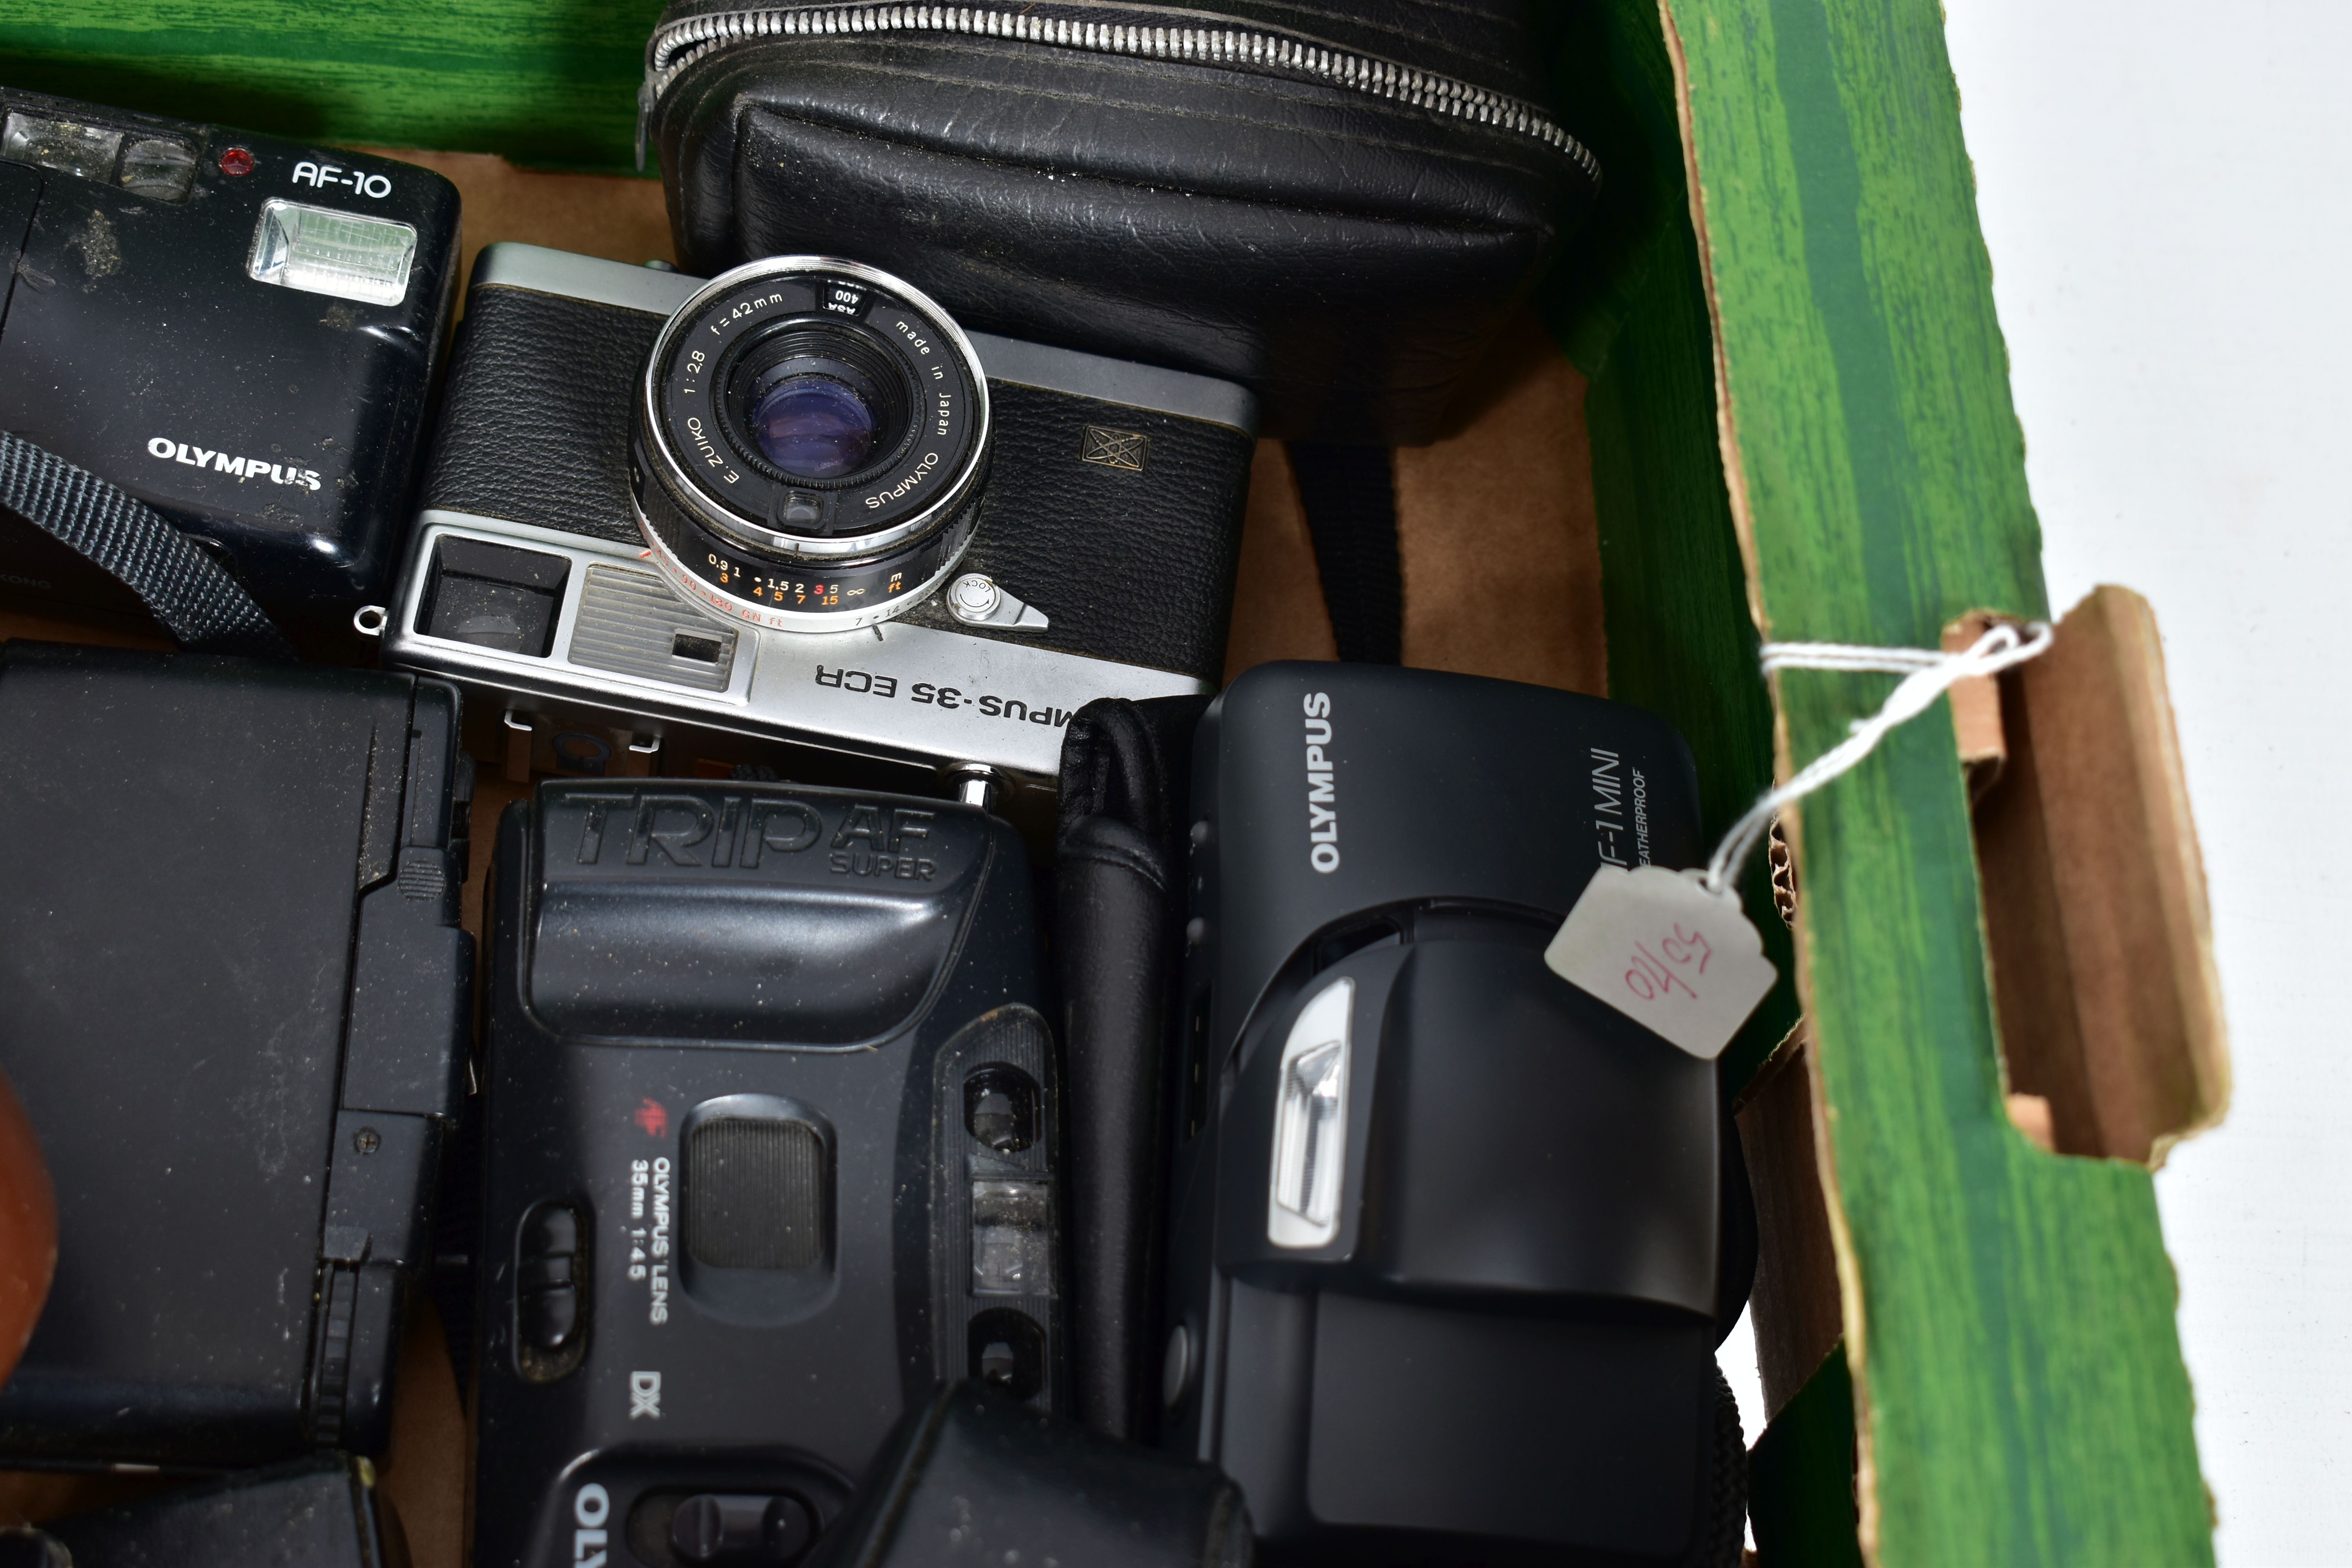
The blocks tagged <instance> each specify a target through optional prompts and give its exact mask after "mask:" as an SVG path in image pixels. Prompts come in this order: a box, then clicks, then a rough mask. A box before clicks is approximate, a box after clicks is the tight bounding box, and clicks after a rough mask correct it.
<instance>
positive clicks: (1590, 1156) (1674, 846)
mask: <svg viewBox="0 0 2352 1568" xmlns="http://www.w3.org/2000/svg"><path fill="white" fill-rule="evenodd" d="M1192 786H1193V787H1192V812H1193V815H1194V816H1195V819H1196V820H1195V821H1194V823H1193V826H1192V867H1191V875H1190V876H1189V877H1188V878H1187V879H1186V881H1187V885H1188V887H1189V889H1190V890H1191V899H1190V911H1191V915H1192V920H1191V924H1190V926H1189V928H1188V933H1187V934H1188V936H1189V937H1190V938H1191V942H1190V947H1189V951H1188V952H1187V954H1186V961H1185V969H1184V996H1185V1006H1184V1013H1183V1016H1184V1018H1185V1021H1186V1027H1185V1028H1184V1029H1183V1031H1182V1033H1183V1035H1184V1038H1183V1039H1182V1041H1181V1046H1180V1049H1179V1050H1178V1052H1177V1053H1176V1056H1175V1060H1174V1063H1173V1068H1174V1071H1173V1074H1172V1077H1173V1079H1174V1081H1173V1082H1172V1083H1171V1085H1170V1089H1171V1093H1170V1098H1169V1103H1170V1105H1171V1108H1172V1110H1173V1113H1174V1114H1173V1116H1172V1119H1171V1121H1172V1126H1171V1135H1172V1142H1173V1144H1174V1146H1175V1150H1176V1155H1175V1163H1174V1172H1173V1185H1172V1193H1173V1198H1174V1202H1173V1228H1172V1232H1171V1243H1170V1249H1169V1261H1168V1282H1169V1287H1170V1300H1169V1318H1168V1321H1167V1323H1166V1325H1165V1327H1164V1329H1163V1332H1164V1333H1165V1334H1166V1339H1165V1340H1164V1342H1163V1343H1164V1345H1165V1352H1164V1353H1165V1361H1164V1363H1163V1364H1162V1373H1163V1380H1162V1383H1161V1392H1162V1394H1163V1395H1164V1399H1165V1409H1164V1411H1163V1418H1162V1423H1161V1433H1162V1436H1163V1440H1164V1441H1166V1442H1167V1443H1168V1444H1169V1445H1170V1446H1171V1447H1175V1448H1176V1449H1178V1450H1179V1451H1181V1452H1184V1453H1187V1454H1190V1455H1192V1456H1193V1457H1195V1458H1202V1459H1208V1460H1211V1461H1213V1462H1215V1463H1217V1464H1219V1465H1221V1466H1223V1468H1224V1470H1225V1472H1226V1473H1227V1474H1228V1475H1230V1476H1232V1477H1233V1479H1234V1480H1235V1481H1236V1482H1237V1483H1239V1484H1240V1486H1241V1488H1242V1489H1243V1491H1244V1493H1245V1494H1247V1496H1248V1498H1249V1505H1250V1512H1251V1515H1252V1517H1253V1518H1254V1519H1255V1521H1256V1525H1257V1531H1258V1534H1259V1537H1260V1538H1261V1540H1263V1541H1265V1542H1266V1543H1267V1544H1268V1546H1269V1547H1270V1548H1279V1549H1280V1550H1281V1551H1282V1552H1284V1553H1285V1554H1286V1555H1285V1560H1286V1561H1293V1560H1296V1561H1315V1562H1344V1563H1382V1562H1391V1563H1393V1562H1410V1563H1416V1564H1417V1563H1459V1562H1475V1563H1517V1562H1525V1561H1534V1562H1542V1563H1558V1562H1561V1561H1570V1562H1591V1561H1595V1560H1599V1561H1606V1562H1608V1563H1618V1564H1631V1563H1661V1564H1666V1563H1672V1564H1689V1563H1732V1562H1737V1561H1738V1556H1739V1552H1740V1541H1741V1535H1740V1521H1741V1518H1742V1511H1741V1510H1742V1506H1743V1504H1744V1502H1745V1490H1744V1484H1745V1470H1744V1458H1742V1449H1741V1446H1740V1429H1739V1423H1738V1414H1737V1409H1736V1406H1734V1405H1732V1403H1731V1401H1730V1396H1729V1391H1728V1389H1727V1388H1726V1387H1725V1386H1724V1385H1723V1384H1722V1383H1721V1378H1720V1374H1719V1373H1717V1370H1716V1364H1715V1347H1716V1344H1717V1341H1718V1340H1719V1339H1720V1338H1721V1337H1722V1334H1723V1333H1724V1332H1725V1331H1727V1329H1728V1328H1729V1326H1730V1325H1731V1324H1732V1323H1733V1322H1734V1321H1737V1319H1738V1314H1739V1310H1740V1307H1741V1304H1742V1303H1743V1302H1744V1301H1745V1300H1746V1299H1747V1294H1748V1276H1749V1273H1750V1271H1751V1269H1752V1263H1753V1256H1754V1254H1753V1250H1752V1245H1751V1242H1750V1239H1749V1238H1751V1237H1752V1235H1753V1230H1752V1222H1750V1221H1749V1219H1748V1198H1747V1189H1746V1186H1745V1184H1744V1177H1743V1176H1742V1174H1741V1172H1742V1171H1743V1169H1744V1167H1742V1166H1741V1164H1740V1163H1739V1158H1740V1157H1739V1152H1738V1144H1737V1142H1736V1141H1735V1138H1736V1134H1734V1133H1733V1132H1732V1131H1730V1128H1731V1125H1732V1124H1731V1121H1730V1118H1729V1117H1728V1115H1727V1113H1726V1112H1725V1110H1723V1107H1722V1104H1721V1097H1720V1095H1719V1093H1718V1088H1717V1076H1716V1067H1715V1064H1714V1063H1713V1062H1711V1061H1703V1060H1701V1059H1699V1058H1696V1057H1694V1056H1692V1055H1690V1054H1689V1053H1688V1052H1686V1051H1684V1050H1681V1049H1679V1048H1677V1047H1675V1046H1673V1045H1671V1044H1669V1043H1668V1042H1667V1041H1666V1040H1664V1039H1663V1038H1661V1037H1658V1036H1656V1035H1654V1034H1652V1033H1651V1032H1650V1031H1649V1030H1647V1029H1645V1028H1643V1026H1641V1025H1639V1024H1637V1023H1635V1022H1633V1020H1632V1019H1629V1018H1627V1017H1625V1016H1623V1015H1622V1014H1620V1013H1618V1012H1616V1011H1615V1010H1613V1009H1612V1008H1611V1007H1610V1006H1608V1005H1606V1004H1604V1003H1602V1002H1601V1001H1599V1000H1598V999H1596V998H1594V997H1592V996H1590V995H1588V994H1585V993H1584V992H1582V991H1580V990H1578V989H1577V988H1576V987H1575V986H1573V985H1570V984H1568V983H1567V982H1566V981H1564V980H1562V979H1560V978H1559V976H1558V975H1557V974H1554V973H1552V972H1551V971H1550V970H1549V969H1548V968H1547V967H1546V966H1545V963H1544V947H1545V944H1546V942H1548V941H1549V939H1550V937H1551V935H1552V933H1553V932H1554V931H1557V930H1558V929H1559V923H1560V921H1561V919H1562V918H1563V916H1564V915H1565V914H1566V912H1567V910H1568V908H1569V906H1570V904H1571V903H1573V902H1574V901H1575V900H1576V898H1577V896H1578V895H1579V894H1580V893H1581V892H1582V891H1583V889H1584V887H1585V884H1586V883H1587V882H1589V881H1590V880H1591V879H1592V876H1593V874H1594V873H1595V871H1596V870H1597V869H1598V868H1601V866H1603V865H1617V866H1628V867H1630V866H1643V865H1658V866H1665V867H1679V866H1686V865H1690V864H1692V863H1693V862H1694V861H1695V860H1696V858H1698V857H1699V856H1700V855H1701V854H1702V853H1703V852H1704V849H1703V846H1702V843H1701V841H1700V838H1699V835H1698V809H1697V784H1696V774H1695V772H1694V770H1693V767H1692V764H1691V760H1690V753H1689V752H1688V751H1687V750H1686V749H1685V746H1684V744H1683V742H1682V739H1681V737H1680V736H1678V735H1676V734H1675V731H1673V729H1672V728H1671V727H1669V726H1668V725H1667V724H1666V723H1665V722H1664V721H1663V720H1660V719H1658V718H1656V717H1655V716H1654V715H1652V714H1649V713H1645V712H1643V711H1642V710H1639V709H1635V708H1630V707H1627V706H1625V705H1623V704H1621V703H1613V702H1607V701H1603V700H1600V699H1598V698H1592V697H1583V696H1579V695H1576V694H1574V693H1570V692H1565V691H1554V690H1550V689H1544V688H1540V687H1534V686H1522V685H1518V684H1516V683H1513V682H1509V681H1501V680H1487V679H1478V678H1475V677H1471V676H1463V675H1451V674H1442V673H1439V672H1436V671H1431V670H1415V669H1398V668H1381V667H1377V666H1370V665H1354V664H1337V665H1334V664H1267V665H1260V666H1258V667H1257V668H1254V669H1252V670H1250V671H1249V672H1248V673H1246V674H1244V676H1242V677H1241V678H1240V679H1237V680H1235V681H1234V683H1233V685H1231V686H1229V687H1227V688H1226V689H1225V691H1224V693H1223V695H1222V696H1221V697H1219V698H1218V700H1217V702H1216V705H1215V706H1214V707H1213V708H1211V709H1210V710H1209V712H1208V715H1207V716H1206V717H1205V718H1204V719H1202V722H1201V726H1200V730H1199V731H1198V734H1197V736H1196V742H1195V747H1194V752H1193V778H1192ZM1465 824H1475V827H1473V828H1471V829H1470V830H1468V831H1466V832H1465V831H1464V830H1463V829H1462V827H1461V826H1460V825H1465ZM1448 825H1454V826H1452V827H1451V828H1449V826H1448ZM1496 826H1506V827H1507V834H1506V835H1505V836H1504V837H1501V838H1496V837H1493V835H1492V833H1491V832H1490V829H1493V828H1495V827H1496Z"/></svg>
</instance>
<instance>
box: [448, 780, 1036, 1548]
mask: <svg viewBox="0 0 2352 1568" xmlns="http://www.w3.org/2000/svg"><path fill="white" fill-rule="evenodd" d="M492 898H493V900H494V903H493V909H494V913H493V916H492V919H493V921H494V925H493V935H492V938H491V954H490V959H489V962H490V963H491V966H492V970H491V975H490V982H489V989H488V1004H487V1005H488V1011H489V1025H488V1051H487V1058H486V1083H485V1093H486V1096H487V1102H486V1105H485V1107H484V1114H483V1118H482V1121H483V1131H484V1137H485V1142H484V1143H483V1145H482V1148H483V1156H482V1157H483V1171H484V1180H483V1184H482V1195H481V1203H482V1213H483V1229H482V1239H481V1243H480V1246H481V1253H480V1258H479V1264H478V1280H479V1286H478V1334H477V1338H478V1344H479V1347H480V1349H479V1352H478V1357H479V1359H478V1370H477V1387H478V1404H477V1428H476V1431H477V1442H476V1459H475V1471H474V1483H473V1496H474V1505H473V1516H474V1532H475V1533H474V1541H475V1549H474V1558H473V1561H474V1562H475V1563H478V1564H481V1565H482V1568H491V1565H493V1564H495V1565H498V1568H512V1565H516V1564H523V1563H529V1564H531V1565H532V1568H538V1565H540V1564H550V1563H581V1562H585V1561H588V1560H590V1559H591V1558H592V1557H593V1555H594V1553H595V1552H599V1551H606V1552H610V1553H611V1555H610V1557H609V1561H611V1562H613V1563H641V1564H644V1565H645V1568H679V1565H681V1564H701V1563H787V1562H792V1561H795V1560H797V1556H798V1553H799V1552H801V1551H802V1550H803V1549H804V1548H805V1547H806V1546H807V1545H808V1543H809V1542H811V1540H813V1538H814V1535H815V1534H816V1533H817V1532H818V1531H821V1530H822V1529H823V1528H824V1525H825V1524H827V1523H828V1522H830V1521H831V1520H832V1519H833V1518H834V1517H835V1514H836V1513H837V1512H838V1511H839V1510H840V1508H841V1506H842V1504H843V1501H844V1500H845V1498H846V1496H847V1492H848V1485H849V1481H850V1479H851V1478H854V1477H855V1476H856V1475H857V1474H859V1473H860V1472H861V1471H862V1470H863V1468H865V1467H866V1464H867V1462H868V1461H869V1460H870V1459H871V1458H873V1456H874V1455H875V1453H876V1452H877V1450H878V1449H879V1448H880V1447H881V1446H882V1444H883V1442H884V1440H885V1438H886V1437H887V1435H888V1434H889V1432H890V1430H891V1426H892V1424H893V1423H894V1422H896V1421H897V1420H898V1416H899V1415H900V1413H901V1412H902V1411H903V1410H904V1409H905V1408H906V1407H907V1406H908V1405H909V1404H910V1403H919V1402H921V1401H922V1400H924V1399H927V1398H928V1397H929V1394H930V1391H931V1389H932V1388H933V1386H934V1385H935V1384H938V1383H939V1382H941V1381H954V1380H957V1379H961V1378H965V1377H971V1378H973V1379H975V1380H977V1381H979V1382H980V1383H982V1384H986V1385H989V1386H991V1387H993V1388H994V1389H996V1390H997V1391H998V1392H999V1393H1001V1394H1005V1395H1007V1396H1009V1397H1011V1398H1013V1399H1015V1400H1019V1401H1023V1402H1025V1403H1028V1404H1030V1405H1034V1407H1036V1408H1039V1409H1050V1408H1052V1407H1053V1406H1054V1405H1055V1403H1056V1401H1057V1399H1058V1398H1059V1394H1060V1386H1061V1384H1062V1382H1063V1374H1062V1372H1061V1370H1060V1368H1061V1358H1060V1327H1059V1322H1058V1318H1057V1307H1056V1299H1057V1290H1056V1284H1055V1268H1056V1258H1055V1248H1056V1246H1057V1236H1058V1228H1057V1221H1056V1214H1057V1211H1058V1207H1059V1194H1058V1193H1057V1192H1056V1190H1055V1183H1056V1167H1057V1163H1058V1154H1057V1144H1058V1133H1057V1130H1056V1125H1055V1118H1056V1115H1057V1113H1058V1108H1057V1105H1056V1101H1055V1094H1056V1082H1055V1070H1054V1043H1053V1038H1052V1036H1051V1035H1050V1033H1049V1032H1048V1028H1047V1026H1046V1023H1045V1016H1044V1012H1043V1007H1044V1004H1043V1001H1042V999H1041V996H1040V992H1039V985H1040V976H1039V973H1038V967H1037V963H1038V961H1037V957H1036V941H1035V932H1034V921H1033V917H1032V913H1031V892H1030V871H1029V868H1028V864H1027V858H1026V855H1025V852H1024V847H1023V846H1022V843H1021V840H1020V838H1019V837H1018V836H1017V835H1015V834H1014V833H1013V830H1012V829H1011V828H1010V827H1008V826H1006V825H1005V824H1004V823H1003V822H1002V821H1000V820H997V819H995V818H992V817H990V816H987V815H985V814H984V813H982V812H981V811H979V810H977V809H975V808H972V807H970V806H964V805H952V804H949V803H947V802H943V801H937V800H924V799H914V798H908V797H906V796H894V795H880V794H855V793H848V792H839V791H830V790H822V789H813V788H801V787H790V786H782V785H774V784H725V785H721V784H692V783H688V782H682V781H670V780H663V781H651V782H627V781H614V782H612V783H586V782H574V783H550V784H542V785H541V787H540V789H539V792H538V795H537V796H536V797H535V798H534V799H533V800H532V801H530V802H528V803H524V804H520V805H516V806H514V807H512V808H510V809H509V812H508V813H507V815H506V817H505V819H504V821H503V823H502V824H501V826H500V829H499V858H498V861H497V866H496V885H495V888H494V890H493V893H492ZM622 1547H625V1548H626V1553H624V1552H623V1551H622V1550H620V1548H622Z"/></svg>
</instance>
